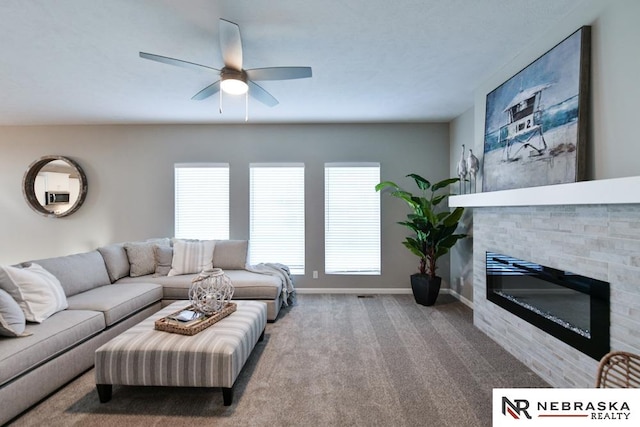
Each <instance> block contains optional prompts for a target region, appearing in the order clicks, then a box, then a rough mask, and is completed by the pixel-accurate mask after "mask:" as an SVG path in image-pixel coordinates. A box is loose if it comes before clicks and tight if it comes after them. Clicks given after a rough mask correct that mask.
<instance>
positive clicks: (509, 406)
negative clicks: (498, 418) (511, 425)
mask: <svg viewBox="0 0 640 427" xmlns="http://www.w3.org/2000/svg"><path fill="white" fill-rule="evenodd" d="M528 408H529V401H528V400H524V399H514V400H513V402H512V401H510V400H509V399H507V398H506V397H504V396H502V415H507V414H509V415H511V416H512V417H513V418H515V419H516V420H519V419H520V417H521V416H522V415H523V414H524V416H525V417H527V418H528V419H531V416H530V415H529V412H528V411H527V409H528Z"/></svg>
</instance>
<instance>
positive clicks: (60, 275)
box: [33, 251, 111, 297]
mask: <svg viewBox="0 0 640 427" xmlns="http://www.w3.org/2000/svg"><path fill="white" fill-rule="evenodd" d="M33 262H34V263H36V264H40V265H41V266H42V267H44V268H45V270H47V271H48V272H49V273H51V274H53V275H54V276H56V278H57V279H58V280H59V281H60V284H61V285H62V289H64V293H65V294H66V295H67V297H70V296H72V295H75V294H77V293H80V292H83V291H86V290H89V289H92V288H97V287H98V286H104V285H108V284H109V283H111V279H109V273H107V266H106V265H105V263H104V258H102V255H100V252H98V251H90V252H84V253H81V254H74V255H67V256H61V257H55V258H47V259H40V260H36V261H33Z"/></svg>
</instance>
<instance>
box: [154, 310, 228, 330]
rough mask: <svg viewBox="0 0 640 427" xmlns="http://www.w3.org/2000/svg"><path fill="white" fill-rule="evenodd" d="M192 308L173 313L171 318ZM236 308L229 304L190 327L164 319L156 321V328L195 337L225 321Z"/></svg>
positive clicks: (176, 321)
mask: <svg viewBox="0 0 640 427" xmlns="http://www.w3.org/2000/svg"><path fill="white" fill-rule="evenodd" d="M192 308H193V306H191V305H190V306H188V307H185V308H181V309H180V310H178V311H176V312H175V313H171V314H170V315H169V316H175V315H177V314H178V313H180V312H181V311H183V310H191V309H192ZM236 308H237V306H236V304H235V303H232V302H229V303H227V304H226V305H225V306H224V308H223V309H222V310H220V311H218V312H217V313H214V314H212V315H210V316H206V317H204V318H202V320H200V321H197V322H195V323H190V324H189V325H184V324H183V323H182V322H180V321H178V320H173V319H170V318H169V317H163V318H161V319H158V320H156V322H155V327H156V330H158V331H165V332H171V333H174V334H182V335H195V334H197V333H198V332H201V331H204V330H205V329H207V328H208V327H209V326H211V325H213V324H214V323H216V322H218V321H219V320H222V319H224V318H225V317H227V316H228V315H230V314H231V313H233V312H234V311H236Z"/></svg>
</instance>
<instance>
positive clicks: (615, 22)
mask: <svg viewBox="0 0 640 427" xmlns="http://www.w3.org/2000/svg"><path fill="white" fill-rule="evenodd" d="M639 16H640V2H638V1H637V0H617V1H615V2H613V1H608V0H588V1H586V2H585V4H583V5H581V6H580V7H579V8H577V9H576V10H574V11H571V12H570V13H569V14H568V15H567V16H566V17H565V19H563V20H562V23H561V24H559V25H557V26H554V27H553V28H548V29H545V28H541V29H540V31H539V32H538V33H537V35H538V37H536V38H534V40H533V42H532V43H531V44H530V45H528V46H525V47H524V49H523V50H522V52H520V53H519V54H518V55H517V56H516V57H515V58H514V59H513V60H512V61H510V62H509V63H508V64H505V65H503V66H502V67H500V68H499V69H498V70H496V72H495V73H494V74H493V75H492V76H490V77H489V78H488V79H487V81H486V82H485V83H484V84H483V85H482V86H481V87H479V88H478V89H477V90H476V93H475V99H474V107H473V108H472V109H471V110H469V111H466V112H465V113H464V114H462V115H461V116H459V117H458V118H456V119H455V120H454V121H452V122H451V123H450V125H451V127H450V132H451V144H452V146H451V149H450V155H451V164H450V172H451V174H452V175H455V162H456V161H457V159H458V156H459V155H460V148H461V144H463V143H464V144H467V147H469V146H470V145H471V146H472V147H473V150H474V154H475V155H476V156H478V157H479V158H480V159H481V161H482V156H481V154H482V152H483V149H482V148H483V145H484V120H485V102H486V96H487V94H488V93H489V92H491V91H492V90H494V89H495V88H496V87H498V86H499V85H500V84H502V83H503V82H504V81H506V80H508V79H509V78H510V77H511V76H513V75H514V74H516V73H517V72H518V71H520V70H521V69H522V68H524V67H526V66H527V65H528V64H529V63H531V62H532V61H534V60H535V59H536V58H538V57H539V56H540V55H542V54H544V53H545V52H546V51H547V50H549V49H550V48H552V47H553V46H555V45H556V44H557V43H558V42H560V41H562V40H563V39H564V38H565V37H567V36H568V35H570V34H572V33H573V32H574V31H576V30H577V29H578V28H580V27H581V26H582V25H591V38H592V48H591V60H592V65H591V101H590V109H591V113H590V129H589V131H590V136H589V144H588V146H587V176H588V179H607V178H620V177H626V176H637V175H640V162H638V158H640V144H638V142H637V141H638V136H637V130H636V128H637V126H636V123H637V118H636V116H637V112H636V111H637V108H636V107H635V106H634V103H635V102H636V100H637V99H640V84H638V76H640V55H636V54H634V53H633V52H636V51H637V46H638V45H639V44H640V26H638V24H637V18H638V17H639ZM470 115H473V120H470V118H469V116H470ZM478 188H481V179H479V180H478ZM629 191H636V189H629ZM467 214H468V215H469V214H470V213H467ZM472 223H473V219H472V217H471V218H469V219H468V220H467V221H465V224H466V225H467V226H468V227H471V226H472ZM467 240H468V241H466V242H465V244H464V245H460V244H459V245H457V246H456V253H455V254H452V267H451V268H452V270H451V277H452V278H453V280H452V281H453V282H454V283H456V284H458V283H459V277H460V276H463V277H464V286H463V288H462V290H461V291H459V292H460V293H461V294H462V295H463V296H464V297H466V298H469V296H470V292H469V291H470V289H469V288H470V287H471V286H472V282H471V281H469V277H470V272H469V271H468V270H469V268H468V266H469V262H470V260H471V258H472V257H473V253H472V249H471V247H470V243H472V242H471V241H470V239H467Z"/></svg>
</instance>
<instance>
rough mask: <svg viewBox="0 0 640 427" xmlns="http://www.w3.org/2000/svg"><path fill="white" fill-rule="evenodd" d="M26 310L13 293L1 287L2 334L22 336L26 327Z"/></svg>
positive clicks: (0, 318) (0, 312) (0, 314)
mask: <svg viewBox="0 0 640 427" xmlns="http://www.w3.org/2000/svg"><path fill="white" fill-rule="evenodd" d="M26 321H27V320H26V319H25V317H24V312H23V311H22V309H21V308H20V306H19V305H18V303H17V302H16V300H14V299H13V298H11V295H9V294H8V293H7V292H6V291H4V290H2V289H0V336H3V337H20V336H24V335H28V334H25V333H24V330H25V328H26Z"/></svg>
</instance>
